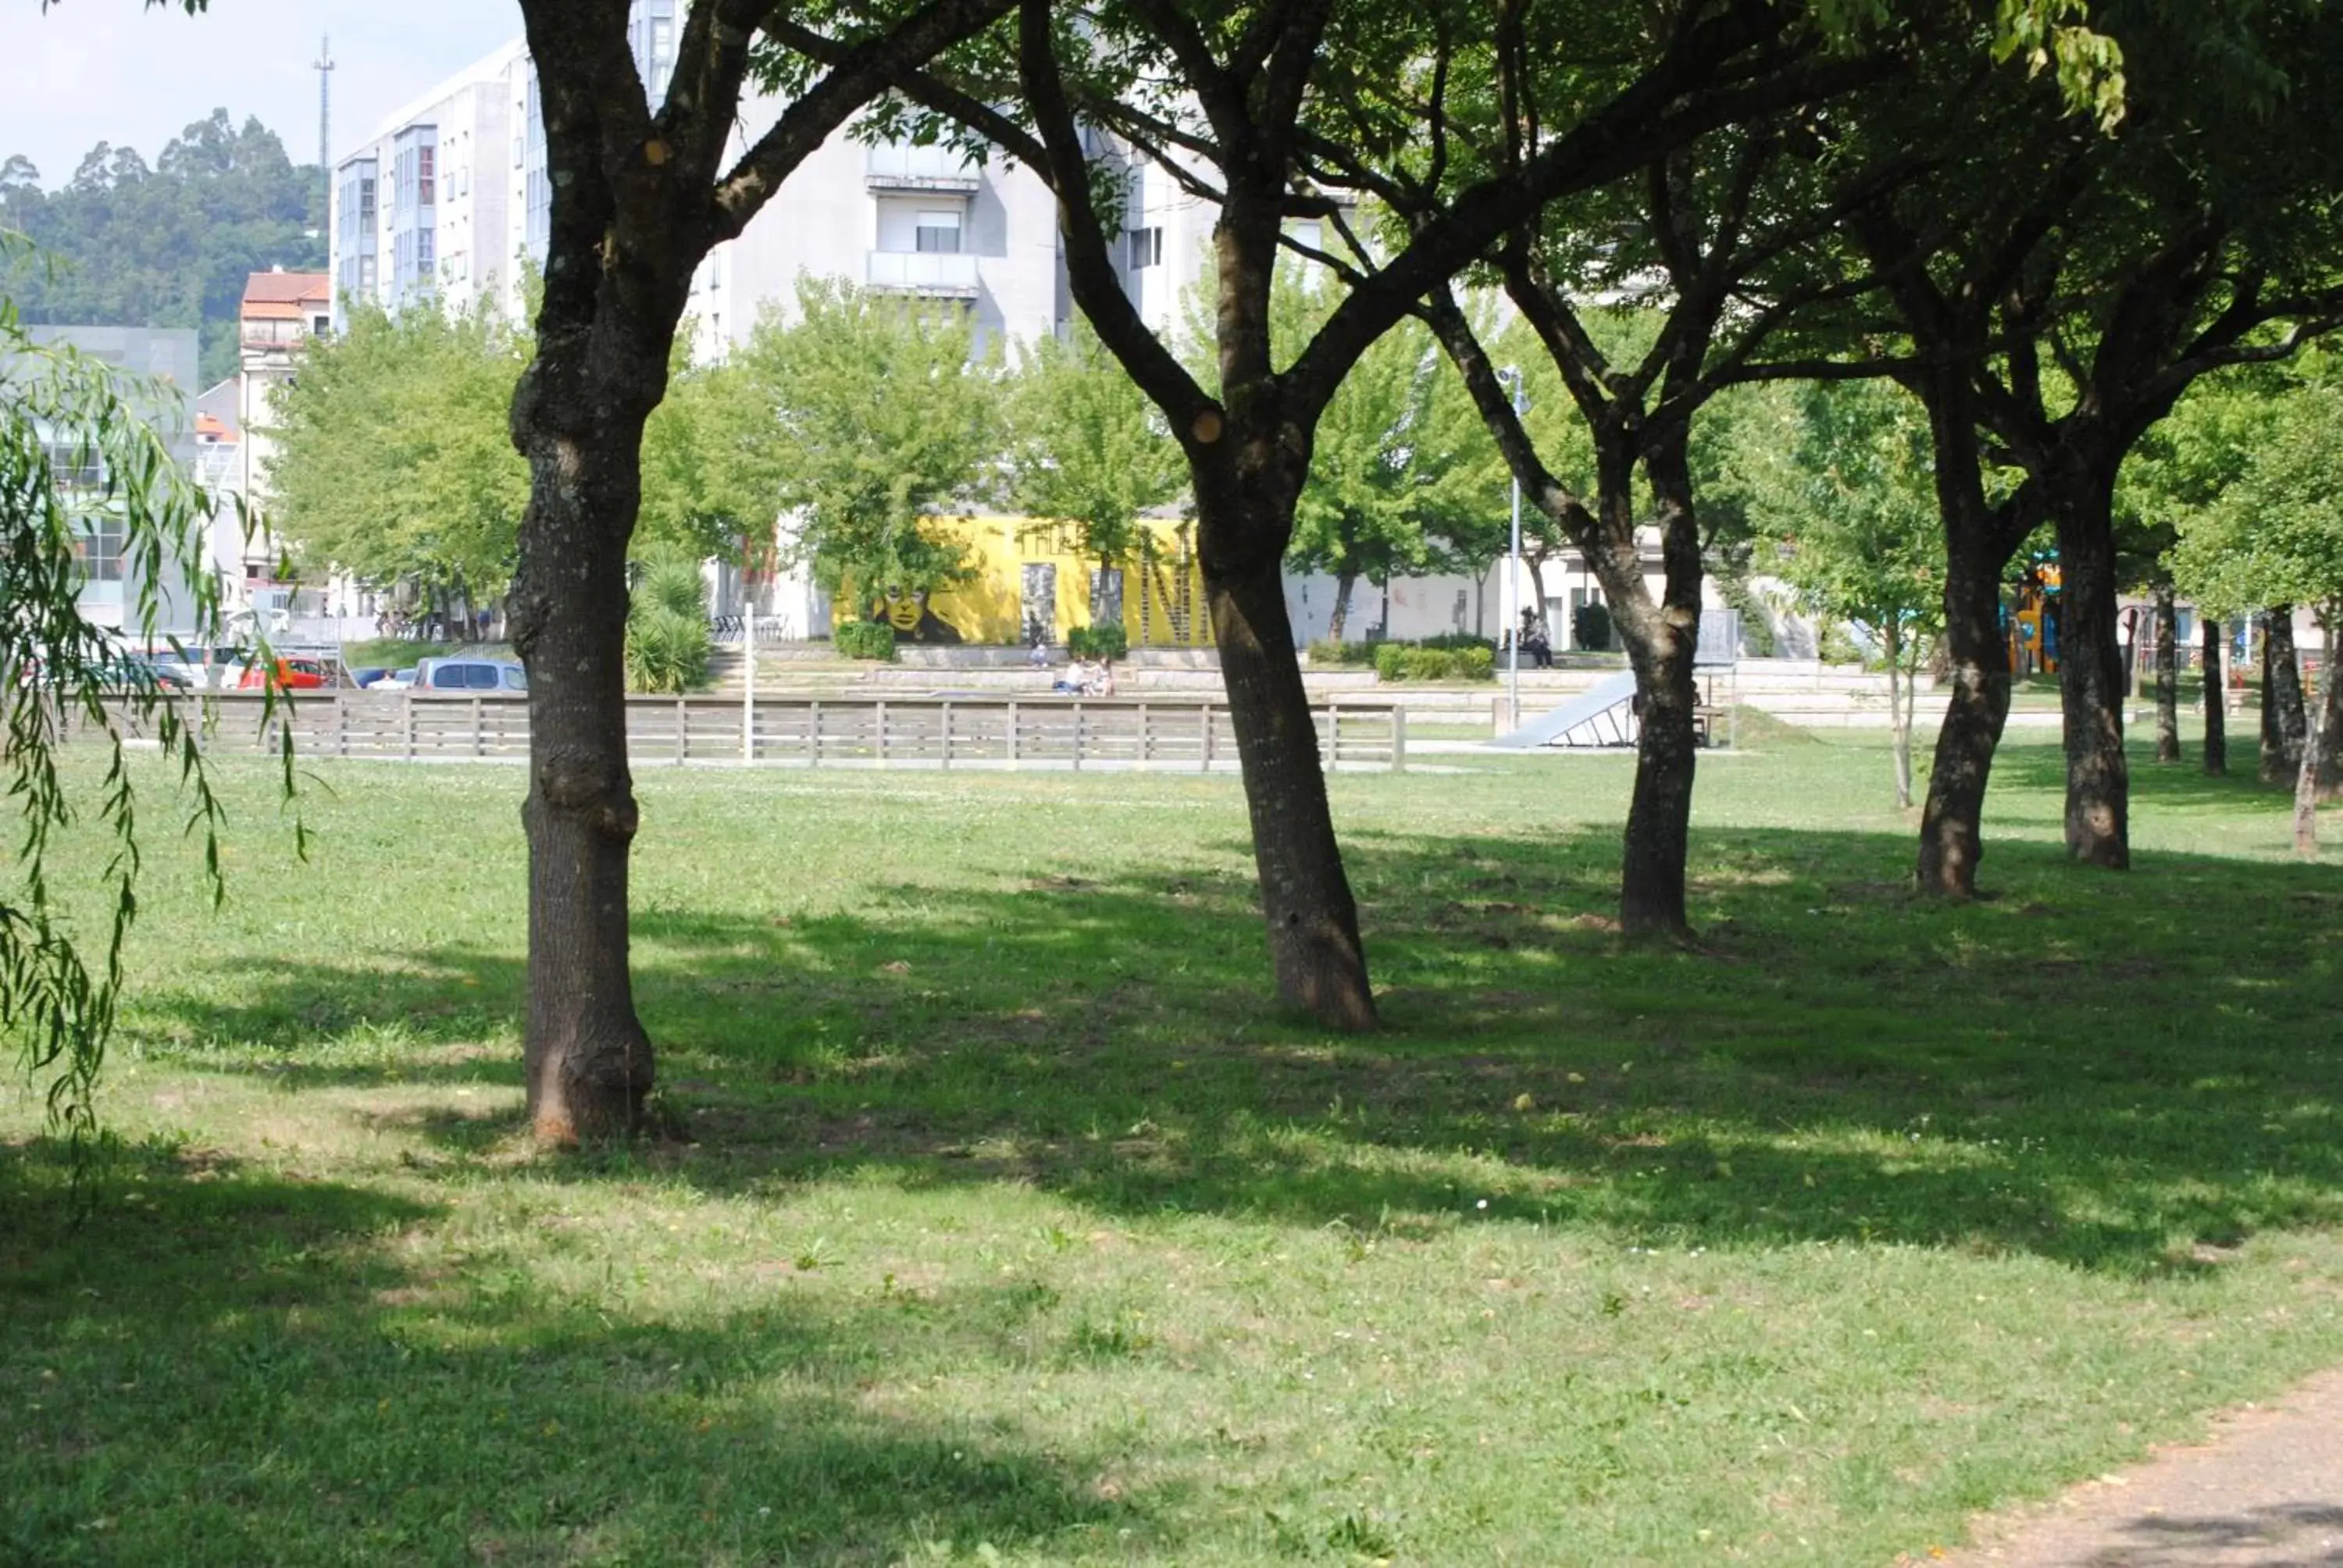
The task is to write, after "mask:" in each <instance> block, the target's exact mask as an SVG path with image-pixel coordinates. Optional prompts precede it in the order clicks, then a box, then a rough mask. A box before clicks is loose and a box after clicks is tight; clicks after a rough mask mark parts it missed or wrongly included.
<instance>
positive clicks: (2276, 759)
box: [2261, 604, 2307, 784]
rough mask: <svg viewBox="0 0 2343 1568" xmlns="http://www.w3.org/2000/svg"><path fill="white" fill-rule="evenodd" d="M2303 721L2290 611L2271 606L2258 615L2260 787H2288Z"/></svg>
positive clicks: (2294, 769)
mask: <svg viewBox="0 0 2343 1568" xmlns="http://www.w3.org/2000/svg"><path fill="white" fill-rule="evenodd" d="M2306 718H2307V716H2306V714H2305V713H2304V711H2303V706H2302V665H2301V663H2300V662H2299V661H2298V659H2297V658H2296V657H2295V651H2294V607H2293V606H2292V605H2290V604H2278V605H2272V606H2270V608H2268V610H2266V611H2264V612H2263V615H2262V754H2261V774H2262V782H2263V783H2265V784H2288V783H2291V782H2293V780H2294V779H2295V777H2296V775H2297V774H2298V772H2299V771H2300V769H2301V768H2302V742H2303V734H2304V729H2305V721H2306Z"/></svg>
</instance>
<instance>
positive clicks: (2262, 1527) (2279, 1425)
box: [1945, 1368, 2343, 1568]
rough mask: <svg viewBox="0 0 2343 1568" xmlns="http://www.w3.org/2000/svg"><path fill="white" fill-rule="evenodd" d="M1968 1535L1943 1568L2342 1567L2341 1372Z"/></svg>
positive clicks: (2228, 1417)
mask: <svg viewBox="0 0 2343 1568" xmlns="http://www.w3.org/2000/svg"><path fill="white" fill-rule="evenodd" d="M1978 1534H1979V1539H1980V1541H1981V1544H1979V1545H1977V1546H1975V1547H1971V1548H1968V1549H1966V1550H1964V1551H1961V1552H1957V1553H1953V1555H1952V1556H1951V1557H1949V1558H1947V1559H1946V1560H1945V1561H1946V1563H1948V1564H1950V1565H1951V1568H2343V1368H2338V1369H2336V1370H2334V1371H2332V1372H2325V1373H2322V1374H2321V1375H2319V1376H2318V1377H2316V1378H2313V1379H2311V1380H2310V1381H2309V1382H2306V1383H2304V1384H2302V1385H2301V1386H2300V1387H2298V1388H2297V1389H2295V1390H2294V1391H2293V1392H2289V1393H2287V1394H2285V1395H2282V1396H2281V1397H2279V1398H2278V1399H2277V1400H2274V1401H2272V1402H2270V1403H2268V1404H2267V1405H2261V1406H2258V1407H2255V1406H2249V1407H2247V1409H2245V1410H2241V1411H2236V1412H2231V1413H2229V1414H2227V1415H2225V1416H2222V1417H2221V1418H2219V1419H2218V1420H2217V1422H2215V1423H2214V1427H2213V1432H2212V1437H2211V1439H2210V1441H2208V1442H2206V1443H2205V1444H2203V1445H2202V1446H2200V1447H2191V1448H2167V1449H2161V1450H2158V1451H2157V1453H2156V1454H2155V1455H2154V1456H2153V1457H2152V1458H2150V1459H2148V1460H2147V1462H2144V1463H2141V1464H2139V1465H2137V1466H2135V1467H2133V1468H2132V1469H2130V1470H2127V1471H2124V1472H2122V1473H2120V1474H2117V1475H2112V1476H2106V1477H2102V1478H2101V1479H2099V1480H2097V1481H2093V1482H2087V1483H2084V1484H2082V1485H2080V1486H2077V1487H2076V1488H2074V1489H2073V1490H2072V1491H2070V1492H2068V1493H2066V1495H2065V1496H2064V1497H2061V1498H2059V1499H2058V1500H2057V1501H2056V1502H2055V1503H2048V1504H2046V1505H2045V1506H2043V1507H2041V1508H2039V1509H2035V1510H2031V1511H2028V1512H2026V1513H2016V1514H2010V1515H2006V1516H2002V1517H1999V1518H1996V1519H1994V1520H1992V1521H1989V1522H1987V1523H1984V1524H1982V1525H1980V1526H1979V1530H1978Z"/></svg>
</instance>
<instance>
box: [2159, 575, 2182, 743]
mask: <svg viewBox="0 0 2343 1568" xmlns="http://www.w3.org/2000/svg"><path fill="white" fill-rule="evenodd" d="M2179 620H2180V612H2179V608H2178V607H2177V606H2176V605H2175V604H2174V602H2173V597H2172V589H2171V588H2170V587H2169V586H2168V585H2167V586H2166V587H2163V588H2157V590H2156V759H2157V761H2158V762H2177V761H2179V760H2180V649H2179V636H2180V629H2179Z"/></svg>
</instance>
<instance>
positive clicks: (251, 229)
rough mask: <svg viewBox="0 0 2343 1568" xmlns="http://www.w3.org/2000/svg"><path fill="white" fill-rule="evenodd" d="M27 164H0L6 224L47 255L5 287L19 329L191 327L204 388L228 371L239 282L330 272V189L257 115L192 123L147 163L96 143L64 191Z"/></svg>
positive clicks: (0, 204) (232, 367)
mask: <svg viewBox="0 0 2343 1568" xmlns="http://www.w3.org/2000/svg"><path fill="white" fill-rule="evenodd" d="M40 179H41V176H40V171H39V170H37V169H35V167H34V166H33V165H32V164H31V163H30V162H28V161H27V160H26V159H25V158H23V157H21V156H19V157H11V158H9V159H7V161H6V162H5V165H0V228H8V229H14V230H17V231H19V232H21V233H23V234H25V236H28V237H29V238H30V239H31V240H32V241H33V242H34V244H35V245H36V246H39V247H40V249H41V250H42V251H44V252H45V253H46V254H47V255H49V256H53V257H54V258H55V261H56V263H57V266H55V268H54V269H50V268H46V267H41V268H29V269H26V270H25V272H23V273H22V274H21V275H19V276H15V277H14V278H12V279H11V280H10V281H9V285H8V288H9V292H10V293H12V294H13V295H14V296H15V299H16V304H17V308H18V311H19V314H20V316H21V318H22V319H23V320H25V321H26V322H31V323H42V322H53V323H74V322H79V323H86V324H93V325H101V326H111V327H196V328H198V329H199V330H200V332H201V334H202V341H203V377H204V379H205V380H206V382H211V381H216V380H218V379H220V378H221V377H226V376H230V375H233V374H234V373H235V371H236V310H237V307H238V305H239V303H240V302H241V301H242V299H243V297H244V286H245V279H246V277H247V276H249V275H250V274H252V273H256V272H266V271H267V270H268V268H269V267H271V266H283V267H284V268H286V269H287V271H311V270H322V269H323V268H324V266H325V265H326V241H325V238H324V236H325V232H326V210H325V203H326V180H325V175H324V173H323V172H322V171H321V170H319V169H317V168H316V167H315V166H301V167H297V166H295V165H294V164H293V162H292V161H291V160H290V159H289V158H287V156H286V154H285V146H284V144H283V143H282V142H280V141H278V140H277V135H276V133H275V132H273V131H270V130H268V129H267V128H266V127H265V126H262V125H261V123H260V122H259V121H258V120H256V119H246V121H245V122H244V125H243V126H242V128H241V129H239V128H237V127H236V126H233V125H232V124H231V123H230V122H229V120H228V116H227V111H226V109H215V110H213V111H212V113H211V116H210V117H209V118H207V119H202V120H197V121H196V122H195V123H194V124H193V125H190V126H187V128H186V130H184V131H181V132H180V133H179V135H178V136H176V137H175V138H174V139H173V140H172V141H171V142H170V143H169V144H168V145H166V146H165V147H164V148H163V151H162V154H161V156H159V157H158V158H157V160H156V165H155V166H154V167H153V168H151V169H150V168H148V167H147V166H146V161H145V160H144V159H143V158H141V157H140V156H138V154H137V153H136V152H135V151H133V150H132V149H131V148H129V147H116V146H108V145H107V144H106V143H104V142H100V143H99V144H98V145H97V146H96V147H94V148H92V149H91V151H90V153H89V155H88V156H86V157H85V158H84V159H83V160H82V162H81V166H80V167H79V168H77V169H76V170H75V171H74V175H73V177H72V179H71V180H70V181H69V182H68V183H67V184H65V186H61V187H60V188H58V189H55V190H53V191H44V190H42V189H41V183H40Z"/></svg>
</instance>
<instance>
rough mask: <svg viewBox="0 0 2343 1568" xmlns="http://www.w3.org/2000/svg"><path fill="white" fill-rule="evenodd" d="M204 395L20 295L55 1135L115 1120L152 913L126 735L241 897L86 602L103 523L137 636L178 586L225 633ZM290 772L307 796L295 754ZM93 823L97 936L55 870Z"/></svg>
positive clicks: (30, 774)
mask: <svg viewBox="0 0 2343 1568" xmlns="http://www.w3.org/2000/svg"><path fill="white" fill-rule="evenodd" d="M32 259H33V252H32V251H31V249H30V247H29V246H26V245H25V243H24V242H23V241H22V239H21V238H20V237H19V236H15V235H11V234H7V233H5V231H0V264H7V263H25V262H29V261H31V260H32ZM183 397H185V389H184V388H176V387H170V386H168V385H166V384H160V383H154V382H147V381H144V380H140V379H137V378H135V377H127V376H125V375H123V374H121V373H119V372H117V371H115V370H112V369H110V368H109V367H106V365H104V364H102V363H101V362H99V361H97V360H96V359H94V358H91V357H86V356H85V355H82V354H80V353H78V352H76V351H75V350H74V349H73V348H71V347H64V346H44V345H39V344H35V342H34V341H33V340H32V339H31V337H29V336H28V335H27V334H26V333H25V330H24V327H23V326H22V324H21V323H20V322H19V320H18V318H17V316H16V312H15V306H14V304H13V303H12V302H11V301H10V300H9V299H8V298H7V297H6V296H5V295H0V715H5V735H0V793H5V796H6V798H7V799H8V800H9V802H10V804H11V806H12V808H13V814H14V815H15V817H16V819H17V822H16V826H15V830H14V833H13V846H12V847H13V848H14V849H15V859H14V862H13V867H12V869H11V871H10V872H9V874H8V875H7V876H6V877H5V879H0V1050H5V1051H6V1052H8V1053H9V1054H10V1055H12V1056H13V1057H15V1059H16V1060H17V1061H18V1063H19V1064H20V1066H21V1068H22V1070H24V1071H25V1074H26V1076H27V1077H28V1078H29V1079H30V1080H31V1081H34V1082H35V1083H39V1084H42V1085H43V1087H44V1088H45V1091H46V1094H47V1103H48V1110H49V1115H50V1119H51V1121H52V1124H53V1125H54V1124H59V1123H61V1124H63V1125H65V1127H67V1128H68V1129H69V1130H70V1131H71V1132H72V1134H73V1136H74V1138H75V1141H76V1143H78V1142H79V1141H80V1140H81V1139H82V1138H84V1137H85V1135H86V1134H87V1133H88V1132H89V1131H92V1130H93V1129H94V1128H95V1126H96V1108H95V1105H94V1102H93V1095H94V1093H95V1091H96V1084H97V1079H98V1074H99V1070H100V1069H101V1067H102V1065H103V1063H104V1061H105V1057H106V1042H107V1040H108V1038H109V1037H110V1035H111V1034H112V1032H113V1029H114V1022H115V1016H116V1004H117V1001H118V1000H119V998H120V995H121V990H122V985H123V975H124V971H123V967H122V954H123V944H124V942H125V940H126V938H127V937H128V935H129V932H130V928H131V923H132V921H133V920H135V919H136V915H137V912H138V898H137V885H138V879H139V871H140V868H141V850H140V844H139V839H138V831H137V829H138V803H139V799H138V793H137V790H136V788H135V787H134V783H133V777H132V773H131V771H130V770H129V769H128V768H127V766H126V754H125V744H126V741H125V738H126V736H128V735H131V734H139V735H141V736H142V737H143V738H144V739H146V743H147V744H148V745H151V746H154V747H156V749H159V750H160V751H161V753H162V754H163V756H164V758H165V759H166V760H167V761H168V763H169V764H170V766H171V768H172V769H173V771H174V772H175V773H176V776H177V780H178V782H179V783H180V785H181V786H182V787H183V788H184V789H185V790H186V796H187V798H188V799H189V800H190V802H191V805H190V808H189V810H188V815H187V817H186V822H185V829H186V832H187V833H189V834H192V835H194V836H195V837H196V838H197V839H199V841H200V842H201V844H202V846H203V855H204V864H205V868H206V877H207V879H208V883H209V887H210V890H211V893H212V896H213V898H214V900H215V901H216V900H217V899H218V898H219V897H220V895H221V894H222V892H223V891H224V884H223V882H222V881H221V879H220V861H219V849H218V837H217V835H218V830H219V828H220V825H221V814H220V810H219V808H218V805H217V803H216V799H215V798H214V796H213V793H212V787H211V778H210V773H209V771H208V767H207V764H206V761H205V759H204V753H203V750H202V749H201V747H200V746H199V745H198V736H197V733H196V729H195V728H194V727H193V726H192V725H190V724H189V723H188V722H187V721H186V719H184V718H183V717H182V715H181V712H180V710H179V709H176V708H174V707H173V706H171V705H170V704H169V703H167V702H166V701H164V700H163V699H162V697H161V693H160V691H159V690H158V689H157V688H156V686H155V685H153V684H152V683H151V682H148V683H137V682H134V683H132V684H131V685H130V686H129V687H128V689H127V690H124V689H122V688H123V683H122V681H121V680H120V679H119V678H118V677H116V676H114V675H111V674H109V673H108V671H109V669H118V668H120V657H121V648H120V645H119V644H117V643H116V641H115V640H114V639H113V636H112V634H110V633H109V631H108V630H107V629H106V628H103V627H101V626H99V625H97V624H96V623H95V622H94V621H93V620H92V619H91V618H90V617H89V615H88V613H87V612H86V610H85V607H84V605H83V603H82V593H83V590H84V588H85V584H86V573H85V550H86V549H87V548H88V545H89V539H90V535H91V533H92V532H93V531H94V530H95V529H96V528H99V527H100V526H103V527H105V528H107V529H108V530H109V531H118V532H119V533H120V535H121V538H122V540H123V544H122V550H121V571H122V588H123V590H124V600H123V611H124V614H123V622H122V624H123V627H124V628H125V629H126V630H127V631H128V632H129V633H130V634H131V636H132V637H134V638H136V639H138V640H140V641H145V640H147V639H149V638H153V637H154V636H155V634H156V630H157V628H158V624H159V621H160V618H161V615H162V612H163V604H164V599H163V596H164V594H165V592H166V588H169V589H171V590H172V591H173V593H174V597H175V598H180V599H181V603H180V605H179V608H178V613H179V615H180V616H182V617H184V618H186V628H185V629H186V630H187V631H188V632H189V634H190V636H191V638H192V640H193V641H195V642H198V643H206V644H208V643H210V642H213V641H215V640H216V639H218V638H221V637H222V635H223V631H224V627H223V621H222V617H221V613H220V603H219V587H218V582H217V580H216V578H214V577H213V575H212V573H211V572H210V571H209V570H208V569H207V563H206V549H205V546H206V534H207V529H208V528H209V525H210V520H211V515H212V509H213V507H214V505H215V502H214V498H212V497H210V496H208V495H206V494H205V492H204V491H203V490H202V489H201V488H200V487H197V486H196V484H195V483H194V481H193V480H192V479H191V478H190V477H189V476H188V474H187V472H186V469H185V468H184V467H182V465H181V463H180V460H179V454H178V453H176V451H175V450H174V449H173V439H174V437H175V436H176V435H178V434H181V432H176V431H174V430H173V429H172V428H171V427H172V426H173V425H174V424H175V423H176V421H178V420H180V419H182V418H183V417H184V404H183V403H182V401H181V399H182V398H183ZM269 706H270V708H271V709H272V710H273V708H274V693H273V692H272V693H271V694H270V703H269ZM69 729H70V730H72V731H74V732H76V734H77V737H78V739H77V744H78V745H80V746H83V747H90V746H93V745H94V746H95V748H96V751H97V752H98V754H99V755H101V756H103V757H104V758H106V769H105V771H104V774H103V777H98V776H96V774H94V773H87V772H85V774H84V777H83V779H82V780H81V782H82V783H83V784H84V785H85V786H86V787H87V788H86V790H85V792H86V793H87V794H89V795H93V796H95V802H94V809H90V808H89V807H88V806H87V805H83V806H80V807H77V804H76V800H75V794H76V792H77V791H76V790H75V789H73V788H70V787H69V785H68V781H67V779H66V778H65V775H64V774H63V773H62V772H61V771H60V769H59V765H58V757H57V753H58V750H59V749H60V748H61V747H63V746H64V745H65V740H66V738H67V733H68V730H69ZM289 744H290V740H289V737H288V739H287V745H288V746H289ZM286 766H287V774H286V782H287V787H288V788H289V786H290V783H291V772H290V768H291V754H290V752H289V750H288V751H287V754H286ZM77 823H81V824H87V825H94V826H95V828H96V832H97V836H98V838H99V839H101V840H102V841H103V842H104V843H105V845H106V855H105V858H104V859H102V860H101V861H100V862H99V863H98V864H97V866H96V875H95V876H94V877H75V878H74V879H73V881H72V886H73V887H74V893H73V895H72V900H71V902H79V903H80V904H81V908H82V910H83V911H84V912H85V913H95V914H96V917H97V918H96V920H94V921H92V922H91V923H90V924H89V925H88V926H87V927H85V928H82V929H80V930H77V929H76V922H75V920H74V919H73V910H72V908H71V907H70V903H69V901H68V900H67V898H66V896H65V893H64V890H61V889H60V888H59V887H58V886H57V884H56V883H55V881H54V880H53V879H52V875H51V870H50V862H51V857H52V855H53V853H55V852H58V851H59V849H61V845H60V839H61V836H62V835H64V834H65V833H66V832H67V831H68V830H69V829H73V828H75V825H76V824H77ZM79 852H80V853H83V854H86V852H87V851H86V849H81V850H80V851H79ZM93 882H94V884H95V886H94V888H93V887H92V886H91V884H92V883H93ZM82 900H86V901H85V902H83V901H82ZM93 936H94V937H95V938H96V942H95V944H94V945H92V944H91V942H90V938H91V937H93Z"/></svg>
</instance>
